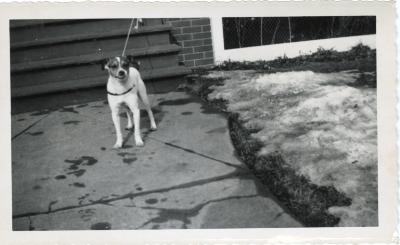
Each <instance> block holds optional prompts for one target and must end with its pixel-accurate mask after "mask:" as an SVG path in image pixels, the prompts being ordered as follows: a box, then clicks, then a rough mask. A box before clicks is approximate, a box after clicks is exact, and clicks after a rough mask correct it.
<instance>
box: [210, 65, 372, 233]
mask: <svg viewBox="0 0 400 245" xmlns="http://www.w3.org/2000/svg"><path fill="white" fill-rule="evenodd" d="M359 76H360V73H358V71H343V72H336V73H314V72H312V71H296V72H284V73H273V74H259V73H256V72H254V71H215V72H212V73H210V74H209V75H208V77H209V78H212V77H213V78H218V77H226V78H227V79H226V80H225V81H224V85H223V86H215V87H213V89H214V91H213V92H212V93H211V94H209V99H210V100H213V99H224V100H226V101H227V102H228V110H229V111H231V112H236V113H239V115H240V118H241V119H242V120H243V121H244V122H246V123H245V127H246V128H248V129H252V128H257V129H260V131H258V133H255V134H253V135H252V136H253V137H256V138H257V139H259V140H260V141H262V142H263V143H264V147H263V148H262V150H261V151H260V152H259V154H262V155H268V154H270V153H273V152H276V151H278V152H279V153H280V154H281V155H282V156H283V158H284V160H285V161H286V162H287V163H288V164H289V165H290V166H292V167H293V169H295V171H296V172H297V173H299V174H301V175H303V176H305V177H307V178H308V179H309V180H310V181H311V182H312V183H315V184H317V185H320V186H334V187H335V188H336V189H337V190H338V191H340V192H343V193H344V194H345V195H346V196H347V197H349V198H351V199H352V204H351V206H348V207H331V208H330V209H329V212H330V213H331V214H333V215H335V216H338V217H340V218H341V219H340V223H339V224H338V225H339V226H376V225H378V195H377V124H376V123H377V111H376V89H375V88H368V87H359V86H355V85H356V83H355V82H356V79H357V78H358V77H359Z"/></svg>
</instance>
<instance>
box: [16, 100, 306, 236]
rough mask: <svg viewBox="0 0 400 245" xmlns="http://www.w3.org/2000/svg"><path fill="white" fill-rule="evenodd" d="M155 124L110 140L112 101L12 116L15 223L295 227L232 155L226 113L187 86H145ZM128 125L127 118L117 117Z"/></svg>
mask: <svg viewBox="0 0 400 245" xmlns="http://www.w3.org/2000/svg"><path fill="white" fill-rule="evenodd" d="M150 97H151V101H152V104H153V107H154V112H155V116H156V120H157V122H158V130H157V131H154V132H149V131H148V130H147V129H148V128H149V122H148V120H147V116H146V115H142V134H143V135H144V137H143V139H144V142H145V146H144V147H142V148H138V147H136V146H135V144H134V139H133V137H131V135H132V132H128V131H125V132H124V133H125V136H126V143H125V148H124V149H121V150H114V149H111V147H112V145H113V144H114V141H115V133H114V127H113V124H112V121H111V115H110V111H109V108H108V105H107V103H106V102H104V101H97V102H90V103H87V104H80V105H74V106H67V107H62V108H59V109H57V110H51V111H50V110H42V111H37V112H30V113H22V114H17V115H13V117H12V135H13V139H12V161H13V162H12V177H13V183H12V184H13V188H12V194H13V198H12V199H13V228H14V230H87V229H174V228H264V227H299V226H301V224H300V223H299V222H297V221H296V220H294V219H293V218H292V217H291V216H290V215H288V214H287V212H285V211H284V210H283V209H282V207H281V206H280V205H279V204H278V203H277V201H276V200H274V198H273V197H272V196H271V195H270V194H269V193H267V192H266V191H265V187H263V186H260V184H259V183H258V182H257V180H256V179H255V177H254V176H253V175H252V173H251V172H250V171H249V170H248V169H247V168H246V166H245V165H244V164H243V163H241V162H240V160H238V159H237V158H236V157H235V155H234V149H233V147H232V145H231V142H230V137H229V131H228V128H227V121H226V118H225V117H224V116H223V115H221V114H219V113H218V112H216V111H215V110H213V109H212V108H209V107H208V106H207V105H204V104H202V103H201V102H200V101H199V100H198V99H197V98H194V97H192V96H190V95H188V94H186V93H184V92H170V93H164V94H156V95H150ZM123 125H125V120H123Z"/></svg>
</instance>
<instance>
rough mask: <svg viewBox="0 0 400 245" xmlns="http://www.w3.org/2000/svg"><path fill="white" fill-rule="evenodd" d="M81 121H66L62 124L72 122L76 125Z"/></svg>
mask: <svg viewBox="0 0 400 245" xmlns="http://www.w3.org/2000/svg"><path fill="white" fill-rule="evenodd" d="M80 122H81V121H76V120H75V121H66V122H64V125H69V124H73V125H74V126H76V125H78V124H79V123H80Z"/></svg>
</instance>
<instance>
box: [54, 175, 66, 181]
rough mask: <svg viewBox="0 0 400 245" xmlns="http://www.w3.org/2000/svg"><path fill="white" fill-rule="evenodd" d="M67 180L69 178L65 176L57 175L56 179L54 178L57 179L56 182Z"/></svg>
mask: <svg viewBox="0 0 400 245" xmlns="http://www.w3.org/2000/svg"><path fill="white" fill-rule="evenodd" d="M66 178H67V176H65V175H57V176H56V177H54V179H56V180H61V179H66Z"/></svg>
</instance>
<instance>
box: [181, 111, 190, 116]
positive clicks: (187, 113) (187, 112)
mask: <svg viewBox="0 0 400 245" xmlns="http://www.w3.org/2000/svg"><path fill="white" fill-rule="evenodd" d="M192 114H193V112H191V111H184V112H182V113H181V115H184V116H187V115H192Z"/></svg>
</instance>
